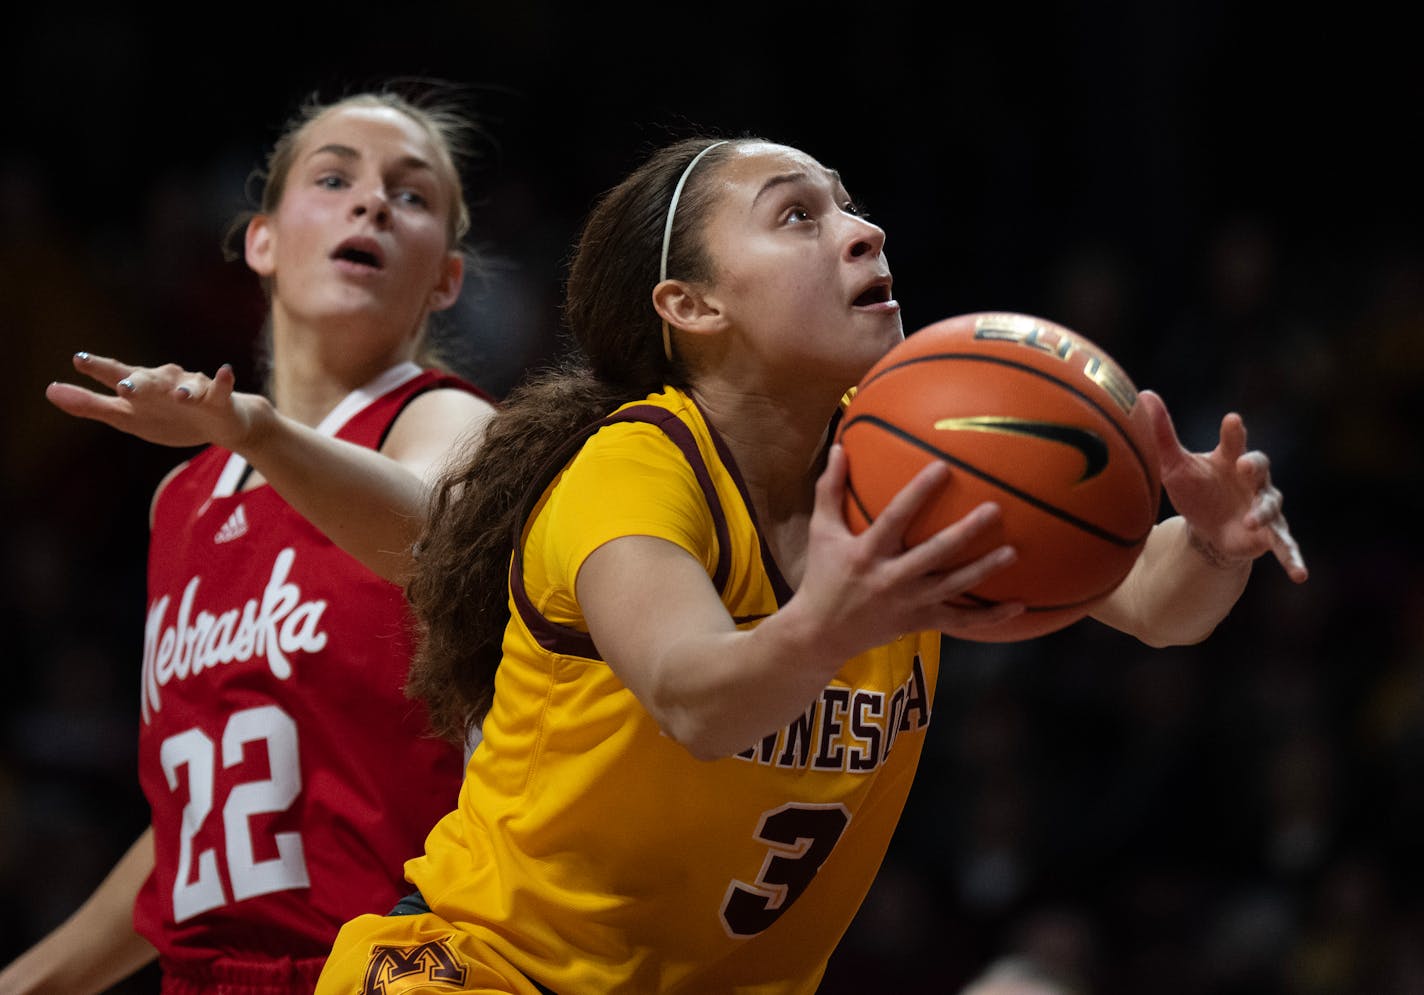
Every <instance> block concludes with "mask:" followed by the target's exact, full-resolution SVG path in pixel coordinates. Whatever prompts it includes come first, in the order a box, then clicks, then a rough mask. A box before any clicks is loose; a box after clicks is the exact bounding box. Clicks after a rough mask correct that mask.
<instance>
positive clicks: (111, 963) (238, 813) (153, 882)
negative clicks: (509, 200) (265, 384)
mask: <svg viewBox="0 0 1424 995" xmlns="http://www.w3.org/2000/svg"><path fill="white" fill-rule="evenodd" d="M467 127H468V125H467V124H466V122H464V121H463V120H462V119H461V118H460V117H459V116H458V115H455V114H452V113H451V112H450V111H449V110H447V109H442V108H440V107H437V106H434V105H425V104H422V103H421V102H419V101H413V100H407V99H405V98H402V97H401V96H399V95H397V94H395V93H387V92H380V93H367V94H361V95H358V96H354V97H350V98H346V99H343V100H340V101H338V102H336V103H334V104H329V105H316V104H313V105H311V106H308V107H306V108H304V109H303V111H302V113H301V114H299V115H298V117H297V118H296V119H295V120H294V121H293V122H292V124H291V125H290V127H289V128H288V129H287V131H286V132H285V134H284V135H283V137H282V138H281V139H280V140H279V141H278V142H277V143H276V145H275V147H274V149H273V152H272V155H271V156H270V158H269V161H268V168H267V170H266V184H265V190H264V193H263V198H262V203H261V207H260V210H259V212H258V213H256V214H255V215H254V216H252V217H251V218H250V219H249V220H248V222H247V224H246V229H245V245H244V251H245V258H246V261H247V264H248V265H249V266H250V267H251V268H252V269H253V270H254V271H255V272H256V273H257V274H258V275H259V277H261V279H262V281H263V284H264V286H265V288H266V289H267V292H268V296H269V300H270V304H271V336H272V339H271V357H272V375H271V383H270V394H271V400H270V402H269V401H268V399H267V398H265V397H260V396H258V395H254V394H233V393H232V391H231V387H232V379H231V374H230V371H227V370H224V371H222V372H220V373H219V375H218V377H217V378H216V379H215V381H208V380H207V379H206V378H202V379H203V383H204V384H205V385H207V386H210V387H213V389H212V390H206V389H205V390H204V391H202V392H201V396H200V392H199V391H196V390H195V389H193V388H192V387H189V386H186V385H184V384H183V383H180V382H179V381H180V380H181V379H182V378H183V376H184V374H183V371H181V370H179V369H178V368H177V367H161V368H158V369H151V370H150V369H141V368H137V367H132V366H128V365H125V364H122V363H118V362H116V361H113V360H108V359H104V358H101V357H95V356H89V355H87V354H83V353H81V354H79V356H77V357H76V359H75V366H76V368H77V369H78V370H79V371H80V372H82V373H84V374H86V375H88V376H90V377H92V378H93V379H94V380H96V381H98V382H99V383H101V384H103V385H105V386H106V387H108V388H110V389H111V390H112V391H113V392H114V393H113V394H112V395H110V394H100V393H95V392H91V391H88V390H85V389H82V388H80V387H77V386H73V385H66V384H55V385H51V387H50V389H49V392H48V394H49V397H50V399H51V400H52V401H53V402H54V403H55V404H57V405H58V406H59V407H61V408H63V409H64V410H66V411H69V412H70V413H72V414H75V415H79V416H82V417H89V418H95V419H98V420H102V421H105V422H108V423H110V424H113V425H115V426H116V427H119V428H122V429H124V430H126V431H131V432H134V433H135V434H139V435H141V436H143V437H145V438H150V439H151V440H153V441H158V442H167V443H170V444H174V445H193V444H198V443H205V442H210V443H213V445H211V446H210V447H209V448H206V449H204V450H203V451H202V452H200V453H199V454H198V455H197V456H195V457H194V458H193V459H191V460H189V461H188V462H186V463H184V464H183V465H181V466H179V467H177V468H176V469H174V470H173V471H172V472H171V473H170V474H169V475H168V476H167V477H166V478H165V479H164V480H163V482H162V483H161V484H160V485H159V487H158V489H157V492H156V494H155V496H154V500H153V505H152V515H151V519H152V521H151V526H152V540H151V544H150V556H149V592H148V598H149V601H148V617H147V624H146V627H145V633H144V645H143V652H142V673H141V716H142V723H141V726H140V747H139V763H140V780H141V783H142V786H143V790H144V792H145V794H146V795H147V797H148V799H149V803H150V806H151V809H152V825H151V826H150V828H149V829H148V830H147V831H145V832H144V833H143V834H142V836H141V837H140V838H139V839H138V840H137V842H135V844H134V845H133V847H132V848H131V849H130V850H129V852H128V853H127V854H126V855H125V856H124V857H123V858H122V859H121V861H120V862H119V864H118V865H117V866H116V867H115V868H114V870H113V871H112V872H111V874H110V875H109V877H108V878H106V880H105V881H104V882H103V883H102V884H101V885H100V886H99V888H98V889H97V890H96V892H95V893H94V895H93V896H92V897H91V899H90V900H89V901H88V902H86V903H85V904H84V905H83V906H82V907H81V908H80V909H79V910H78V911H77V912H76V913H75V914H74V916H73V917H71V918H70V919H69V920H68V921H67V922H66V923H64V924H63V925H61V926H60V927H59V928H58V929H57V930H56V931H55V932H54V933H52V934H51V935H50V936H49V937H47V938H46V939H44V940H42V941H41V942H40V943H39V944H37V945H36V946H35V947H33V948H32V949H31V950H30V951H28V952H27V953H26V954H24V955H22V956H21V957H20V958H19V959H18V960H17V961H16V962H15V963H13V964H12V965H10V966H9V967H8V968H7V969H5V970H4V971H3V972H0V991H3V992H5V993H6V995H12V993H20V992H57V991H63V992H66V993H82V992H94V991H99V990H102V989H104V988H107V987H109V986H110V985H112V984H114V983H115V982H117V981H118V980H120V979H122V978H123V977H126V976H127V975H129V974H131V973H132V972H133V971H135V970H137V969H138V968H140V967H141V966H143V965H145V964H147V963H149V962H150V961H151V960H152V959H153V958H154V957H155V956H156V957H157V958H158V959H159V963H160V966H161V968H162V977H163V981H162V985H163V991H164V992H165V993H187V992H199V991H212V990H216V989H219V988H220V989H221V990H222V991H225V992H232V993H257V992H262V993H280V992H294V993H295V992H309V991H311V990H312V987H313V985H314V983H315V980H316V977H317V973H318V971H319V969H320V966H321V963H322V961H323V959H324V956H325V955H326V953H327V951H328V950H329V948H330V945H331V941H332V938H333V936H334V935H335V932H336V929H337V928H338V927H339V925H340V924H341V923H342V922H344V921H345V920H346V919H348V918H350V917H351V916H353V915H355V914H359V913H360V912H363V911H382V910H385V909H387V908H389V907H390V906H391V905H393V904H394V903H395V902H396V901H397V900H398V899H399V898H400V897H401V896H402V895H403V894H405V893H406V892H407V891H408V890H409V889H408V887H407V886H405V885H404V884H403V882H402V880H401V866H402V862H403V861H404V860H406V859H407V858H409V857H410V856H412V855H414V854H416V853H418V852H419V851H420V849H421V844H422V841H423V839H424V837H425V834H426V832H427V831H428V830H429V828H430V826H431V825H432V824H433V823H434V822H435V821H436V820H437V819H438V817H439V816H440V815H442V814H443V813H444V812H445V811H447V810H448V809H449V808H450V806H451V805H452V804H453V802H454V798H455V795H456V792H457V790H458V786H459V781H460V777H461V769H462V764H463V752H462V750H461V749H459V747H458V746H451V745H449V744H445V743H441V742H439V741H437V740H434V739H432V738H431V737H430V736H429V735H428V734H427V719H426V716H425V713H424V711H423V710H422V709H420V708H418V707H415V706H413V705H412V703H411V702H410V701H409V700H408V699H407V698H406V697H405V696H404V693H403V685H404V681H405V679H406V674H407V666H408V661H409V656H410V653H411V638H410V634H409V633H408V631H407V630H408V622H409V619H408V615H407V611H406V605H405V600H404V597H403V594H402V592H401V589H400V588H399V586H397V585H396V584H392V583H390V580H392V579H398V578H399V577H400V576H401V573H402V571H403V570H404V569H406V566H407V565H408V563H409V552H408V550H409V546H410V543H411V541H412V539H413V537H414V535H415V532H416V531H418V528H419V524H420V521H421V514H420V512H419V508H420V506H421V504H422V502H423V500H424V496H425V494H426V491H427V488H428V486H429V481H430V480H431V479H432V478H433V477H434V475H435V474H436V472H437V471H438V470H439V468H440V465H441V463H442V461H443V460H444V458H445V456H446V454H447V453H448V452H449V451H450V450H451V449H452V448H453V447H455V446H458V445H460V444H461V443H463V442H464V441H466V440H467V439H470V438H473V434H474V433H477V432H478V430H479V427H480V426H481V425H482V423H483V422H484V420H485V419H487V418H488V416H489V415H490V413H491V412H492V410H493V408H492V405H491V404H490V402H489V399H488V398H487V397H485V396H484V395H483V394H482V392H480V391H479V390H478V389H477V388H474V387H473V386H472V385H470V384H468V383H466V382H464V381H463V380H460V379H459V378H457V377H454V376H450V375H447V374H444V373H441V372H438V371H437V370H434V369H428V368H425V366H423V365H422V361H423V358H424V352H423V349H424V346H425V327H426V323H427V319H428V317H429V316H430V315H431V314H432V313H433V312H437V311H440V310H443V309H445V308H448V307H450V306H451V305H452V304H454V303H455V301H456V298H457V296H458V293H459V289H460V286H461V281H462V278H463V268H464V259H465V257H464V253H463V250H462V248H461V241H462V239H463V237H464V235H465V233H466V230H467V228H468V224H469V219H468V210H467V208H466V205H465V201H464V195H463V192H462V189H461V184H460V179H459V172H458V157H459V155H460V154H461V148H460V143H461V142H462V141H463V138H464V129H465V128H467ZM194 382H196V381H194ZM181 401H188V402H190V403H188V404H186V406H181V405H177V402H181ZM178 407H182V410H181V411H180V417H178V418H176V419H175V418H174V417H172V412H173V411H174V410H178ZM165 412H166V413H165ZM158 426H162V427H161V428H160V427H158ZM353 467H354V469H351V468H353ZM373 467H374V468H375V469H374V471H372V468H373ZM343 468H345V470H344V472H351V473H355V474H363V473H364V474H365V475H366V476H367V477H368V478H369V479H371V480H375V481H378V484H377V485H375V486H374V487H373V488H372V489H371V490H370V491H369V492H368V500H366V501H364V502H363V501H360V500H354V499H352V498H350V497H349V496H348V495H349V493H350V492H349V491H345V492H344V491H343V488H342V486H341V482H342V478H341V477H340V473H341V472H343ZM318 481H319V482H320V486H314V484H315V482H318ZM410 509H416V510H415V511H414V512H411V511H410ZM397 511H404V512H406V513H405V514H400V513H396V512H397ZM412 523H414V524H412ZM338 547H341V548H338ZM343 548H344V549H345V550H346V551H343ZM402 550H404V552H402Z"/></svg>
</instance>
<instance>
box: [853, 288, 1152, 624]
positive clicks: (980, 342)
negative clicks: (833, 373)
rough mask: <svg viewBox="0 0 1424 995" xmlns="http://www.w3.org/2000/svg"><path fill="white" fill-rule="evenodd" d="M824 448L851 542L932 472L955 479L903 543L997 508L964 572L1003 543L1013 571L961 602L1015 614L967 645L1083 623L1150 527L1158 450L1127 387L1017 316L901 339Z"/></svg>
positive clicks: (1054, 331) (958, 323) (993, 316)
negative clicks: (1004, 606)
mask: <svg viewBox="0 0 1424 995" xmlns="http://www.w3.org/2000/svg"><path fill="white" fill-rule="evenodd" d="M836 438H837V441H839V442H840V443H841V445H842V446H843V447H844V448H845V454H846V460H847V463H848V467H849V469H848V481H847V487H846V501H845V516H846V522H847V524H848V525H849V527H850V528H851V530H852V531H855V532H860V531H862V530H863V529H865V528H866V527H867V526H868V525H869V523H870V522H871V521H873V520H874V519H875V516H876V515H877V514H879V512H880V511H881V510H882V509H883V508H884V507H885V506H886V505H887V504H888V503H889V502H890V500H891V498H893V497H894V496H895V495H896V494H897V493H898V492H899V491H900V489H901V488H902V487H904V486H905V484H906V483H908V482H909V480H910V479H911V478H912V477H913V476H914V475H915V474H916V473H918V472H919V470H920V469H921V468H923V467H924V466H925V465H926V464H928V463H929V462H930V461H931V460H943V461H944V462H946V463H948V464H949V465H950V467H951V468H952V469H953V471H954V472H953V474H952V475H951V477H950V480H949V482H948V483H947V484H946V485H945V486H944V487H943V489H942V490H941V492H940V493H939V494H938V495H937V496H936V497H935V499H934V500H933V501H932V502H931V503H930V504H928V505H927V506H926V507H925V508H924V509H922V510H921V512H920V514H919V517H918V518H916V520H915V521H914V522H913V523H912V526H911V529H910V531H909V534H908V535H907V537H906V541H907V542H909V543H911V544H913V543H915V542H918V541H920V540H923V539H924V538H926V537H928V536H929V535H931V534H933V533H934V532H936V531H938V530H939V529H941V528H943V527H945V526H946V525H950V524H952V523H953V522H955V521H957V520H958V519H960V518H962V517H963V516H964V515H965V514H967V513H968V512H969V511H971V510H972V509H973V508H975V507H976V506H977V505H978V504H980V503H981V502H983V501H986V500H992V501H995V502H997V503H998V504H999V506H1000V508H1001V509H1002V511H1003V514H1002V516H1001V527H1000V528H999V529H997V530H995V531H994V533H993V534H992V535H989V536H988V537H987V538H986V539H984V540H983V541H982V543H980V544H979V545H978V546H976V547H975V548H974V549H972V550H970V551H969V553H968V554H967V555H966V559H973V558H975V557H978V556H981V555H983V554H984V553H987V552H988V551H989V550H991V549H993V548H994V547H996V546H998V545H1000V544H1002V543H1009V544H1010V545H1012V546H1014V547H1015V548H1016V549H1017V550H1018V560H1017V561H1016V562H1015V563H1014V564H1013V565H1011V566H1009V567H1007V568H1005V569H1004V570H1002V571H1000V572H998V573H996V574H994V575H993V576H992V577H991V578H989V579H988V580H986V581H985V582H984V583H983V584H982V585H980V586H979V587H977V588H975V589H974V590H972V591H970V592H968V593H967V594H966V595H965V601H966V603H967V604H978V605H988V604H995V603H999V602H1003V601H1022V602H1023V603H1024V604H1025V605H1026V606H1027V611H1026V612H1024V614H1022V615H1019V616H1018V617H1016V618H1013V619H1011V620H1009V621H1008V622H1005V623H1002V624H1000V625H996V626H987V627H971V628H966V629H964V630H962V631H957V632H955V633H952V634H953V635H956V636H960V637H962V638H965V639H973V640H978V641H982V642H1007V641H1012V640H1017V639H1028V638H1031V637H1033V636H1038V635H1042V634H1044V633H1048V632H1053V631H1055V630H1057V629H1061V628H1063V627H1064V626H1066V625H1068V624H1070V623H1072V622H1074V621H1077V620H1078V619H1080V618H1082V617H1083V616H1084V615H1086V614H1087V613H1088V611H1089V610H1091V608H1092V606H1093V604H1094V603H1095V602H1097V601H1099V600H1100V599H1101V598H1102V597H1103V596H1104V595H1106V594H1108V593H1109V592H1111V591H1112V590H1113V588H1115V587H1117V585H1118V584H1119V583H1120V582H1121V581H1122V579H1123V577H1125V576H1126V575H1127V572H1128V570H1129V569H1131V567H1132V564H1133V562H1134V561H1135V560H1136V559H1137V556H1138V554H1139V553H1141V552H1142V546H1143V543H1144V542H1145V541H1146V539H1147V534H1148V532H1149V531H1151V529H1152V526H1153V524H1154V523H1155V522H1156V520H1157V514H1158V505H1159V499H1160V485H1161V482H1160V479H1159V474H1158V465H1157V449H1156V444H1155V441H1154V439H1153V435H1152V429H1151V425H1150V423H1149V420H1148V417H1147V412H1146V411H1145V410H1144V409H1143V408H1142V406H1141V405H1139V404H1138V403H1137V389H1136V387H1134V386H1133V384H1132V381H1131V380H1129V379H1128V377H1127V375H1126V374H1125V373H1124V372H1123V371H1122V369H1121V367H1119V366H1118V364H1117V363H1115V362H1114V361H1113V360H1112V358H1111V357H1109V356H1108V355H1107V354H1106V353H1105V352H1104V351H1103V350H1102V349H1100V348H1098V347H1097V346H1096V345H1094V344H1093V343H1092V342H1090V341H1089V340H1087V339H1086V338H1084V337H1083V336H1081V335H1078V334H1076V333H1075V332H1072V331H1070V330H1069V329H1067V328H1064V327H1063V326H1061V325H1057V324H1055V323H1053V322H1051V321H1046V320H1044V319H1042V318H1035V317H1033V316H1031V315H1025V314H1014V313H1003V312H983V313H977V314H965V315H960V316H958V317H954V318H947V319H945V320H943V321H939V322H936V323H934V324H932V325H929V326H927V327H925V328H923V329H921V330H920V331H918V332H915V333H914V334H913V335H910V336H908V337H907V338H906V339H905V341H904V342H902V343H901V344H899V345H897V346H896V347H895V348H894V349H892V350H891V351H890V352H889V353H887V354H886V355H885V356H884V357H883V358H882V359H881V360H880V362H878V363H876V364H875V366H874V367H873V368H872V369H871V370H870V371H869V372H868V373H867V374H866V375H865V377H864V378H863V379H862V380H861V382H860V384H859V386H858V387H857V388H856V391H855V394H854V396H853V397H852V398H851V400H850V403H849V404H848V405H847V407H846V409H845V411H844V414H843V417H842V419H841V422H840V425H839V427H838V429H837V433H836Z"/></svg>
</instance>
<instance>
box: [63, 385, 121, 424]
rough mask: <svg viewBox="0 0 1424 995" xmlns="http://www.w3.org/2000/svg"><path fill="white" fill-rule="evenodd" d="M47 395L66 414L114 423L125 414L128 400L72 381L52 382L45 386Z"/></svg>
mask: <svg viewBox="0 0 1424 995" xmlns="http://www.w3.org/2000/svg"><path fill="white" fill-rule="evenodd" d="M45 397H46V398H47V399H48V400H49V402H50V403H51V404H53V405H54V406H55V407H57V408H59V410H61V411H63V412H64V413H65V414H69V415H74V416H75V417H76V418H92V419H94V420H96V421H102V422H106V423H109V424H113V421H114V419H115V418H116V417H118V416H120V415H122V414H123V412H124V410H125V409H126V408H127V406H128V402H126V401H123V400H121V399H119V398H117V397H108V396H105V395H103V394H96V393H94V392H93V391H92V390H88V389H87V388H84V387H78V386H76V385H74V384H70V383H58V382H56V383H52V384H50V385H49V386H48V387H46V388H45Z"/></svg>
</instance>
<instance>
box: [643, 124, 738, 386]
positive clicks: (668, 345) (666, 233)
mask: <svg viewBox="0 0 1424 995" xmlns="http://www.w3.org/2000/svg"><path fill="white" fill-rule="evenodd" d="M726 144H727V141H726V139H723V140H722V141H720V142H713V143H712V144H711V145H709V146H707V147H706V148H705V149H703V150H702V151H701V152H699V153H697V154H696V155H695V156H693V157H692V161H691V162H689V163H688V164H687V168H686V169H684V170H683V171H682V175H681V176H679V177H678V178H677V186H675V187H673V188H672V200H670V201H668V214H667V224H665V225H663V257H662V261H661V262H660V263H659V264H658V282H659V283H662V282H663V281H664V280H666V279H667V257H668V243H669V242H671V241H672V219H673V215H674V214H675V213H676V212H677V201H678V198H679V197H681V196H682V188H683V185H684V184H686V183H687V178H688V176H690V175H691V174H692V170H693V167H695V166H696V165H697V164H698V163H699V162H701V161H702V157H703V156H704V155H706V154H707V153H708V152H711V151H712V150H713V149H715V148H716V147H717V146H718V145H726ZM663 355H664V356H666V357H667V360H668V362H669V363H671V362H672V333H671V331H669V329H668V323H667V319H666V318H664V319H663Z"/></svg>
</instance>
